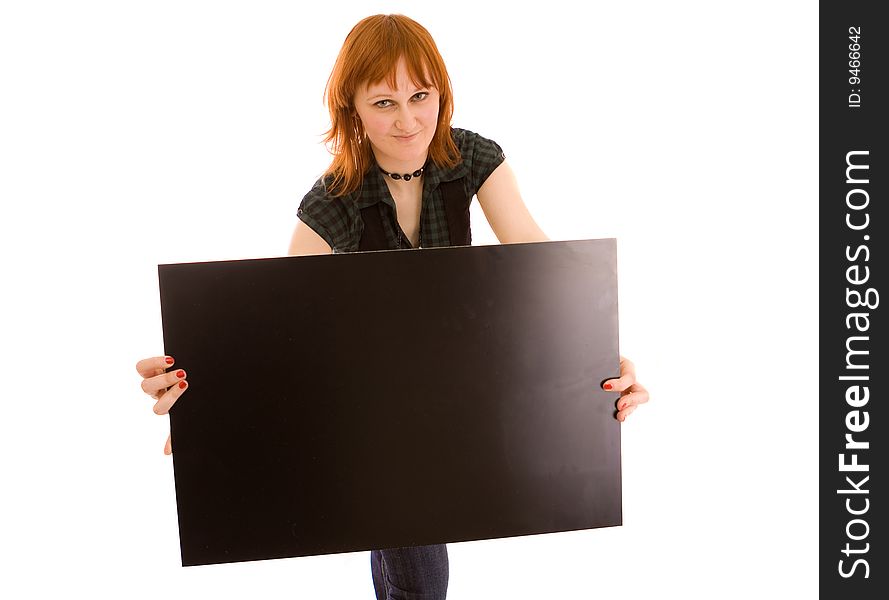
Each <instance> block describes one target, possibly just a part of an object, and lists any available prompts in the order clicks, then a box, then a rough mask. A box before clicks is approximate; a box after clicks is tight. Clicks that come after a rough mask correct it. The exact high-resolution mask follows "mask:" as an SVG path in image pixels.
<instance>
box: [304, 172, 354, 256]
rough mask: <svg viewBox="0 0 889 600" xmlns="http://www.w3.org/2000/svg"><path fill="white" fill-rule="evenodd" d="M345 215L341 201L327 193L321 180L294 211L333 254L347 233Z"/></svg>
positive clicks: (341, 245) (343, 241)
mask: <svg viewBox="0 0 889 600" xmlns="http://www.w3.org/2000/svg"><path fill="white" fill-rule="evenodd" d="M346 213H347V211H346V210H345V206H344V205H343V202H342V201H341V199H340V198H334V197H332V196H330V195H329V194H328V193H327V189H326V186H325V185H324V181H323V180H322V179H318V181H316V182H315V185H313V186H312V189H311V190H309V193H308V194H306V195H305V196H304V197H303V199H302V202H300V203H299V208H298V209H297V210H296V216H298V217H299V218H300V220H301V221H302V222H303V223H305V224H306V225H308V226H309V227H311V228H312V230H313V231H314V232H315V233H317V234H318V235H319V236H321V238H322V239H323V240H324V241H325V242H327V244H328V245H329V246H330V248H331V249H332V250H333V251H334V252H336V250H337V248H342V247H343V245H344V243H345V240H346V237H347V234H348V231H349V227H348V222H349V216H348V215H347V214H346Z"/></svg>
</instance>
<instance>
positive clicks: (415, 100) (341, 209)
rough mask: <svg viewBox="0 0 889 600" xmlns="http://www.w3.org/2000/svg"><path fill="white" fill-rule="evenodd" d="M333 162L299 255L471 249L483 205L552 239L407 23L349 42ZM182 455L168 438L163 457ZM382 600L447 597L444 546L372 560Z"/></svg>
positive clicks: (633, 392)
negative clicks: (476, 208)
mask: <svg viewBox="0 0 889 600" xmlns="http://www.w3.org/2000/svg"><path fill="white" fill-rule="evenodd" d="M326 100H327V104H328V108H329V110H330V118H331V128H330V130H329V131H328V134H327V138H326V140H325V141H326V142H327V143H328V144H329V145H330V147H331V150H332V153H333V157H334V158H333V161H332V163H331V165H330V167H329V168H328V169H327V171H326V172H325V173H324V175H323V176H322V177H321V178H320V179H319V180H318V181H317V182H316V183H315V185H314V186H313V187H312V189H311V190H310V191H309V193H308V194H306V196H305V197H304V198H303V200H302V202H301V204H300V206H299V209H298V211H297V215H298V216H299V220H298V222H297V225H296V229H295V231H294V233H293V238H292V240H291V242H290V254H291V255H295V256H299V255H309V254H328V253H331V252H355V251H362V250H394V249H400V248H423V247H426V248H428V247H435V246H453V245H467V244H469V243H470V240H471V235H470V227H469V203H470V201H471V199H472V198H473V196H477V197H478V201H479V204H480V205H481V208H482V210H483V211H484V214H485V217H486V218H487V220H488V223H490V225H491V228H492V229H493V231H494V233H495V234H496V236H497V239H498V240H499V241H500V242H501V243H504V244H508V243H513V242H537V241H545V240H548V238H547V237H546V235H545V234H544V233H543V231H541V230H540V227H539V226H538V225H537V223H536V222H535V221H534V219H533V218H532V217H531V215H530V213H529V212H528V209H527V208H526V207H525V204H524V202H523V201H522V197H521V195H520V194H519V189H518V186H517V184H516V179H515V177H514V175H513V172H512V170H511V169H510V167H509V164H507V162H506V160H505V157H504V154H503V151H502V149H501V148H500V146H498V145H497V144H496V143H495V142H493V141H492V140H489V139H487V138H484V137H482V136H481V135H478V134H477V133H473V132H471V131H467V130H464V129H458V128H453V127H451V116H452V114H453V94H452V90H451V83H450V79H449V77H448V73H447V70H446V68H445V65H444V62H443V60H442V58H441V55H440V54H439V52H438V49H437V47H436V45H435V42H434V41H433V40H432V37H431V36H430V35H429V32H428V31H426V29H424V28H423V27H422V26H421V25H419V24H418V23H416V22H415V21H412V20H411V19H409V18H407V17H404V16H401V15H375V16H372V17H368V18H366V19H364V20H362V21H361V22H359V23H358V24H357V25H356V26H355V27H354V28H353V29H352V31H351V32H350V33H349V35H348V36H347V37H346V40H345V42H344V44H343V47H342V49H341V50H340V53H339V56H338V58H337V60H336V64H335V65H334V68H333V72H332V73H331V75H330V79H329V80H328V82H327V92H326ZM173 365H174V360H173V358H172V357H168V356H167V357H156V358H148V359H145V360H142V361H139V363H138V364H137V366H136V368H137V370H138V371H139V373H140V375H142V377H143V381H142V389H143V390H144V391H145V393H147V394H149V395H150V396H152V397H153V398H154V399H155V400H156V403H155V405H154V412H155V413H157V414H166V413H167V412H168V411H169V410H170V407H171V406H173V404H174V403H175V402H176V401H177V400H178V399H179V398H180V397H181V395H182V394H183V393H184V392H185V390H186V389H187V387H188V384H187V381H186V373H185V371H184V370H182V369H176V370H168V369H170V368H171V367H173ZM604 388H605V389H606V390H613V391H618V392H620V393H621V396H620V398H619V399H618V401H617V404H616V408H617V411H616V413H615V414H616V418H617V419H618V420H619V421H623V420H625V419H626V418H627V416H629V415H630V413H632V412H633V411H634V410H635V409H636V407H637V406H638V405H639V404H642V403H644V402H647V401H648V392H647V391H646V390H645V388H644V387H643V386H642V385H640V384H639V383H637V382H636V377H635V369H634V366H633V364H632V363H631V362H630V361H629V360H627V359H624V358H622V359H621V375H620V378H618V379H612V380H610V381H607V382H605V384H604ZM171 451H172V448H171V441H170V439H169V438H168V439H167V444H166V446H165V448H164V452H165V453H167V454H169V453H170V452H171ZM371 566H372V574H373V583H374V589H375V591H376V594H377V598H379V599H385V598H424V599H433V598H444V597H445V595H446V592H447V583H448V555H447V549H446V547H445V546H444V545H435V546H420V547H414V548H398V549H390V550H380V551H374V552H372V553H371Z"/></svg>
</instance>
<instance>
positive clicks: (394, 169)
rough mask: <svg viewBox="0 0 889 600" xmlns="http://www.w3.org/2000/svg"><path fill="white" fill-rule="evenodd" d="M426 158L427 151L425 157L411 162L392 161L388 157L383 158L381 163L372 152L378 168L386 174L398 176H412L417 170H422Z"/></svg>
mask: <svg viewBox="0 0 889 600" xmlns="http://www.w3.org/2000/svg"><path fill="white" fill-rule="evenodd" d="M428 156H429V153H428V151H427V153H426V156H424V157H423V158H420V159H416V160H412V161H397V160H392V159H391V158H389V157H383V160H382V161H381V160H380V157H379V156H377V154H376V152H374V159H375V160H376V162H377V166H378V167H380V168H381V169H383V170H384V171H386V172H387V173H395V174H398V175H404V174H406V173H409V174H413V173H415V172H416V171H418V170H419V169H422V168H423V167H424V165H425V164H426V160H427V157H428Z"/></svg>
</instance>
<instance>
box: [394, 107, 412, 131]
mask: <svg viewBox="0 0 889 600" xmlns="http://www.w3.org/2000/svg"><path fill="white" fill-rule="evenodd" d="M416 123H417V118H416V117H415V116H414V113H413V112H412V111H411V108H410V107H409V106H403V107H401V108H400V109H398V115H397V116H396V119H395V127H397V128H398V129H400V130H401V131H404V132H405V133H410V132H412V131H413V130H414V129H415V125H416Z"/></svg>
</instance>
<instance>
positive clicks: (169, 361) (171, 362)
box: [164, 356, 173, 365]
mask: <svg viewBox="0 0 889 600" xmlns="http://www.w3.org/2000/svg"><path fill="white" fill-rule="evenodd" d="M164 360H166V361H167V364H168V365H172V364H173V359H172V358H170V357H169V356H168V357H167V358H165V359H164Z"/></svg>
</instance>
